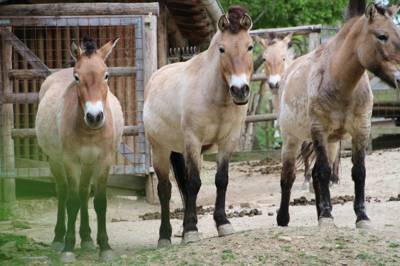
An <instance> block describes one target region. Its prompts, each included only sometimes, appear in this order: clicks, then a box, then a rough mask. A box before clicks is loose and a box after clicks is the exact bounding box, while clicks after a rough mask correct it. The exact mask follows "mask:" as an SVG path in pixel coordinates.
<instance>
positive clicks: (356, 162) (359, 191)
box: [351, 150, 369, 222]
mask: <svg viewBox="0 0 400 266" xmlns="http://www.w3.org/2000/svg"><path fill="white" fill-rule="evenodd" d="M352 161H353V168H352V170H351V176H352V178H353V181H354V189H355V198H354V211H355V213H356V215H357V222H358V221H361V220H369V218H368V216H367V214H366V211H365V193H364V192H365V176H366V172H365V150H360V151H356V152H355V153H354V154H353V158H352Z"/></svg>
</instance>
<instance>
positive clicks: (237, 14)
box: [227, 6, 248, 34]
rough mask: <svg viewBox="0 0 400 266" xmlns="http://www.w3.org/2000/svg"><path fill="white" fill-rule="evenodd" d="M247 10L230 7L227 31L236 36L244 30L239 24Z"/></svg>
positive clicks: (239, 7)
mask: <svg viewBox="0 0 400 266" xmlns="http://www.w3.org/2000/svg"><path fill="white" fill-rule="evenodd" d="M247 13H248V12H247V10H246V9H245V8H244V7H242V6H232V7H230V8H229V10H228V14H227V17H228V20H229V25H228V29H229V31H230V32H231V33H233V34H236V33H238V32H239V31H241V30H242V29H245V28H244V27H243V25H242V24H241V23H240V21H241V19H242V18H243V17H244V16H245V15H246V14H247Z"/></svg>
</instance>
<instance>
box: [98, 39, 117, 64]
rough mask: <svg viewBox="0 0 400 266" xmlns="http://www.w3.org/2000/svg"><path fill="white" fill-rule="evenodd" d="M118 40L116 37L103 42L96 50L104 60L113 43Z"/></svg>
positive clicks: (115, 43)
mask: <svg viewBox="0 0 400 266" xmlns="http://www.w3.org/2000/svg"><path fill="white" fill-rule="evenodd" d="M118 41H119V37H116V38H115V39H114V40H112V41H109V42H108V43H106V44H104V45H103V46H102V47H101V48H100V49H99V50H97V52H98V53H99V54H100V55H101V57H103V59H104V61H106V60H107V58H108V56H109V55H110V54H111V52H112V50H113V48H114V47H115V45H117V42H118Z"/></svg>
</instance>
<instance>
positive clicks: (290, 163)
mask: <svg viewBox="0 0 400 266" xmlns="http://www.w3.org/2000/svg"><path fill="white" fill-rule="evenodd" d="M299 147H300V141H299V140H298V139H296V138H294V137H291V136H285V137H284V141H283V147H282V171H281V203H280V207H279V211H278V216H277V217H276V220H277V223H278V225H279V226H287V225H288V224H289V221H290V216H289V202H290V193H291V190H292V186H293V183H294V180H295V179H296V174H295V164H296V155H297V152H298V150H299Z"/></svg>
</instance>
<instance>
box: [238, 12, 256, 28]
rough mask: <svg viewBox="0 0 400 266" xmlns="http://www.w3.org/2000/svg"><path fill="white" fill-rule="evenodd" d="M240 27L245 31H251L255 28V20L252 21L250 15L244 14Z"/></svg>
mask: <svg viewBox="0 0 400 266" xmlns="http://www.w3.org/2000/svg"><path fill="white" fill-rule="evenodd" d="M240 25H241V26H242V27H243V28H244V29H245V30H250V29H251V28H252V27H253V20H251V17H250V16H249V15H247V14H244V16H243V17H242V18H241V19H240Z"/></svg>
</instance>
